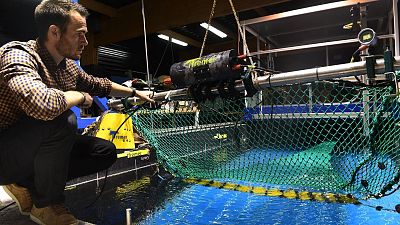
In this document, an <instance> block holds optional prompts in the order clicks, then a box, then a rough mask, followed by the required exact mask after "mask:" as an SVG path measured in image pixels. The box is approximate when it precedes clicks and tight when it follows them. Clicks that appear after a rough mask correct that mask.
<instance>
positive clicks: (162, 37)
mask: <svg viewBox="0 0 400 225" xmlns="http://www.w3.org/2000/svg"><path fill="white" fill-rule="evenodd" d="M158 37H159V38H161V39H164V40H167V41H169V40H170V37H168V36H167V35H164V34H159V35H158ZM171 42H172V43H175V44H178V45H182V46H188V43H186V42H183V41H180V40H178V39H175V38H171Z"/></svg>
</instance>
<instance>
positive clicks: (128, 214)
mask: <svg viewBox="0 0 400 225" xmlns="http://www.w3.org/2000/svg"><path fill="white" fill-rule="evenodd" d="M126 225H132V220H131V208H127V209H126Z"/></svg>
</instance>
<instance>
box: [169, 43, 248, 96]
mask: <svg viewBox="0 0 400 225" xmlns="http://www.w3.org/2000/svg"><path fill="white" fill-rule="evenodd" d="M246 59H247V57H246V56H245V55H238V54H237V52H236V51H235V50H233V49H231V50H227V51H223V52H219V53H212V54H209V55H206V56H203V57H200V58H195V59H191V60H187V61H183V62H179V63H175V64H173V65H172V66H171V69H170V75H171V80H172V83H173V84H174V85H175V87H177V88H188V89H189V93H190V94H191V96H192V97H193V98H194V99H195V100H196V101H200V102H201V101H204V100H207V99H208V100H212V99H214V98H215V97H216V96H220V97H223V98H237V97H240V95H241V94H240V93H239V92H238V91H236V90H235V88H234V85H235V81H237V80H243V79H251V77H250V78H248V77H249V76H247V77H246V73H247V71H248V66H249V65H251V64H250V63H249V62H247V61H246ZM250 83H251V86H252V82H250ZM211 89H216V90H218V91H217V93H218V94H215V92H212V91H211ZM247 89H251V87H249V88H246V90H247ZM248 92H249V93H252V92H250V91H248Z"/></svg>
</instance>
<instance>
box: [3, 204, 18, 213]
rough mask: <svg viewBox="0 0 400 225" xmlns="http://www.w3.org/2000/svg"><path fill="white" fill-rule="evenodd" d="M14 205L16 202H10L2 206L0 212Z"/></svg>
mask: <svg viewBox="0 0 400 225" xmlns="http://www.w3.org/2000/svg"><path fill="white" fill-rule="evenodd" d="M15 203H17V202H11V203H9V204H8V205H6V206H4V207H3V208H1V209H0V212H1V211H3V210H5V209H7V208H8V207H10V206H11V205H14V204H15Z"/></svg>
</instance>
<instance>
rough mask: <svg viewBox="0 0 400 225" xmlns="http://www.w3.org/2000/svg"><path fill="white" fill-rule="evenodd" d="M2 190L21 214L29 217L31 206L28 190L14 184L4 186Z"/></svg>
mask: <svg viewBox="0 0 400 225" xmlns="http://www.w3.org/2000/svg"><path fill="white" fill-rule="evenodd" d="M3 189H4V191H5V192H6V193H7V194H8V195H9V196H10V197H11V198H12V199H13V200H14V201H15V202H16V203H17V205H18V208H19V211H20V212H21V214H22V215H29V213H30V212H31V209H32V205H33V204H32V198H31V194H30V193H29V191H28V189H26V188H24V187H21V186H18V185H16V184H9V185H5V186H3Z"/></svg>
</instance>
